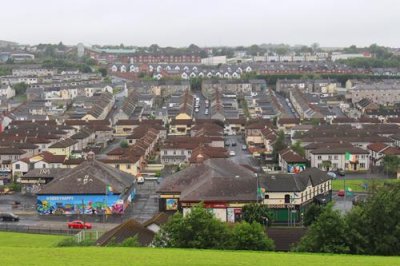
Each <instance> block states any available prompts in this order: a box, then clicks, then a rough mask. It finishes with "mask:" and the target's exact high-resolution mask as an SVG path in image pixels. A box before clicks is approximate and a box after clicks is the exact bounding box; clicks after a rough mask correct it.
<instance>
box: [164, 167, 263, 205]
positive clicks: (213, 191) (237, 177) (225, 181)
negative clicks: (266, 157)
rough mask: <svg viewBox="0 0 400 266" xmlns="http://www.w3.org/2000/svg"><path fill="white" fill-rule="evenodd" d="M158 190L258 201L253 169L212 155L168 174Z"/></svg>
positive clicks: (191, 197) (185, 197)
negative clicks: (207, 158)
mask: <svg viewBox="0 0 400 266" xmlns="http://www.w3.org/2000/svg"><path fill="white" fill-rule="evenodd" d="M157 192H158V193H179V194H180V195H181V196H180V200H181V201H191V202H198V201H235V202H241V201H244V202H248V201H256V178H255V175H254V173H253V172H252V171H250V170H248V169H246V168H244V167H242V166H240V165H238V164H235V163H234V162H232V161H231V160H229V159H209V160H206V161H204V162H203V163H199V164H193V165H191V166H189V167H188V168H186V169H184V170H182V171H180V172H177V173H175V174H173V175H171V176H168V177H167V178H165V179H164V180H163V182H162V184H161V186H160V188H159V189H158V191H157Z"/></svg>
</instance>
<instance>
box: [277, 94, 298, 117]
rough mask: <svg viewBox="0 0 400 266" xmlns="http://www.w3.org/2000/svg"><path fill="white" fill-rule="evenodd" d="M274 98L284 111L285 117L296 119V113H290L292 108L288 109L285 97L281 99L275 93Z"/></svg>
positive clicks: (280, 96)
mask: <svg viewBox="0 0 400 266" xmlns="http://www.w3.org/2000/svg"><path fill="white" fill-rule="evenodd" d="M275 96H276V98H277V100H278V101H279V103H280V104H281V106H282V107H283V110H284V112H285V115H286V116H288V117H290V118H295V117H298V114H297V113H296V112H292V108H290V106H289V104H288V102H287V101H286V98H285V97H283V96H282V95H280V94H279V93H275ZM293 110H294V109H293Z"/></svg>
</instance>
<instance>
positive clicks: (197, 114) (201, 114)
mask: <svg viewBox="0 0 400 266" xmlns="http://www.w3.org/2000/svg"><path fill="white" fill-rule="evenodd" d="M193 95H194V96H196V97H198V98H200V107H199V111H198V112H195V111H194V110H195V109H196V108H195V107H194V106H193V108H194V109H193V114H194V117H195V118H199V119H207V118H210V117H211V112H210V109H208V111H209V112H208V115H206V114H205V113H204V112H205V110H206V102H205V101H206V98H205V97H204V96H203V94H202V93H201V92H200V91H196V92H194V93H193Z"/></svg>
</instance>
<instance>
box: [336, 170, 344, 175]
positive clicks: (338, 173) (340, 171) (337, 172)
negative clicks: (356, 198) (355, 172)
mask: <svg viewBox="0 0 400 266" xmlns="http://www.w3.org/2000/svg"><path fill="white" fill-rule="evenodd" d="M335 173H336V174H337V175H340V176H344V175H345V172H344V170H343V169H338V170H336V171H335Z"/></svg>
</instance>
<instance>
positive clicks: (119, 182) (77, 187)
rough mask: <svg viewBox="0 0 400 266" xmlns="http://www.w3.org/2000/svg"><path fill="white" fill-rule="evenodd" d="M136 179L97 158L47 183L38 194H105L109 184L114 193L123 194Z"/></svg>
mask: <svg viewBox="0 0 400 266" xmlns="http://www.w3.org/2000/svg"><path fill="white" fill-rule="evenodd" d="M134 180H135V177H134V176H132V175H130V174H127V173H125V172H122V171H120V170H118V169H116V168H113V167H111V166H108V165H106V164H104V163H101V162H99V161H97V160H88V161H85V162H83V163H81V164H80V165H78V166H77V167H75V168H73V169H71V171H69V172H67V173H66V174H65V175H62V176H60V177H58V178H57V179H55V180H53V181H52V182H51V183H49V184H47V185H46V186H45V187H43V189H42V190H41V191H40V192H39V193H38V194H53V195H54V194H56V195H58V194H67V195H68V194H105V191H106V186H107V185H110V186H111V187H112V190H113V193H115V194H123V193H125V191H126V189H128V188H130V187H131V186H132V185H133V184H134V182H135V181H134Z"/></svg>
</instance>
